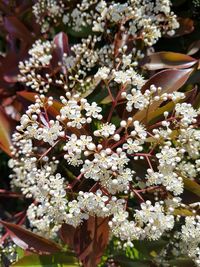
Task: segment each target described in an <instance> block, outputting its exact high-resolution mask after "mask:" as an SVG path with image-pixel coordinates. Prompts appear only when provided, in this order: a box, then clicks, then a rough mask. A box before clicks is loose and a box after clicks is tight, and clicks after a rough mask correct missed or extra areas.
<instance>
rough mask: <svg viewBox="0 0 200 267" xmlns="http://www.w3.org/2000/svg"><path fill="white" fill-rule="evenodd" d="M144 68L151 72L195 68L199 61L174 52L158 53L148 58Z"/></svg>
mask: <svg viewBox="0 0 200 267" xmlns="http://www.w3.org/2000/svg"><path fill="white" fill-rule="evenodd" d="M145 61H146V62H147V63H146V64H145V65H144V66H145V67H146V68H147V69H149V70H158V69H164V68H176V69H184V68H189V67H191V66H193V65H194V64H195V63H196V62H197V60H196V59H195V58H192V57H190V56H188V55H184V54H180V53H174V52H158V53H154V54H151V55H149V56H148V57H146V59H145Z"/></svg>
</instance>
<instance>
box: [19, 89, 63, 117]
mask: <svg viewBox="0 0 200 267" xmlns="http://www.w3.org/2000/svg"><path fill="white" fill-rule="evenodd" d="M17 95H19V96H21V97H23V98H24V99H26V100H28V101H30V102H32V103H34V102H35V96H36V95H37V94H36V93H31V92H27V91H21V92H18V93H17ZM62 107H63V105H62V103H61V102H59V101H57V100H54V101H53V105H52V106H50V107H49V108H48V113H49V114H50V115H52V116H53V117H56V116H57V115H58V114H59V111H60V109H61V108H62Z"/></svg>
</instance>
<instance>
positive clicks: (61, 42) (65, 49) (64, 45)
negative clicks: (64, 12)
mask: <svg viewBox="0 0 200 267" xmlns="http://www.w3.org/2000/svg"><path fill="white" fill-rule="evenodd" d="M54 44H55V46H56V47H55V49H54V52H55V54H56V56H57V58H58V59H59V60H60V61H62V59H63V54H64V53H66V54H67V55H69V54H70V48H69V42H68V36H67V35H66V34H65V33H64V32H60V33H58V34H57V35H56V36H55V38H54Z"/></svg>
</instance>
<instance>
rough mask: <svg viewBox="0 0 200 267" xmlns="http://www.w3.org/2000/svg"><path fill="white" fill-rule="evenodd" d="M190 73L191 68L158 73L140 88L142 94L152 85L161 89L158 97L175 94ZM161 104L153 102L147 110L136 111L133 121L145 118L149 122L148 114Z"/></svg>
mask: <svg viewBox="0 0 200 267" xmlns="http://www.w3.org/2000/svg"><path fill="white" fill-rule="evenodd" d="M192 71H193V68H190V69H184V70H176V69H170V70H163V71H160V72H158V73H156V74H155V75H154V76H152V77H151V78H150V79H149V80H148V81H147V82H146V83H145V85H144V86H143V87H142V92H145V91H146V90H147V89H149V88H150V86H151V85H152V84H154V85H155V86H156V87H161V88H162V90H161V92H160V93H159V95H162V94H164V93H173V92H176V91H177V90H178V89H179V88H180V87H182V86H183V85H184V84H185V82H186V81H187V80H188V78H189V76H190V74H191V73H192ZM161 103H162V100H160V101H154V102H153V103H152V104H151V105H150V106H149V107H148V109H145V110H142V111H138V112H137V113H136V114H135V115H134V117H133V119H134V120H139V121H142V120H144V119H145V118H146V122H147V121H149V118H148V114H150V113H151V112H154V111H155V110H156V109H157V108H158V107H159V106H160V104H161ZM151 118H152V116H151Z"/></svg>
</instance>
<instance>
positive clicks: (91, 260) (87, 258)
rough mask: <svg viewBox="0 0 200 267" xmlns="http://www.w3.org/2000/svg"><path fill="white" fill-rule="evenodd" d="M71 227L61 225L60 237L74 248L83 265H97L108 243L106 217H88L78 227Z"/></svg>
mask: <svg viewBox="0 0 200 267" xmlns="http://www.w3.org/2000/svg"><path fill="white" fill-rule="evenodd" d="M72 228H73V227H72ZM72 228H71V226H68V225H65V226H63V228H62V230H61V236H62V239H63V240H64V242H65V243H66V244H68V245H69V246H70V247H72V248H73V249H74V250H75V252H76V253H77V255H78V257H79V259H80V260H81V261H82V263H83V266H84V267H95V266H97V264H98V263H99V262H100V260H101V257H102V255H103V253H104V250H105V248H106V246H107V244H108V237H109V226H108V218H97V217H89V219H88V220H87V221H84V223H83V224H82V225H81V226H80V227H79V228H77V229H75V228H73V229H72ZM71 230H72V232H71Z"/></svg>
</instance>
